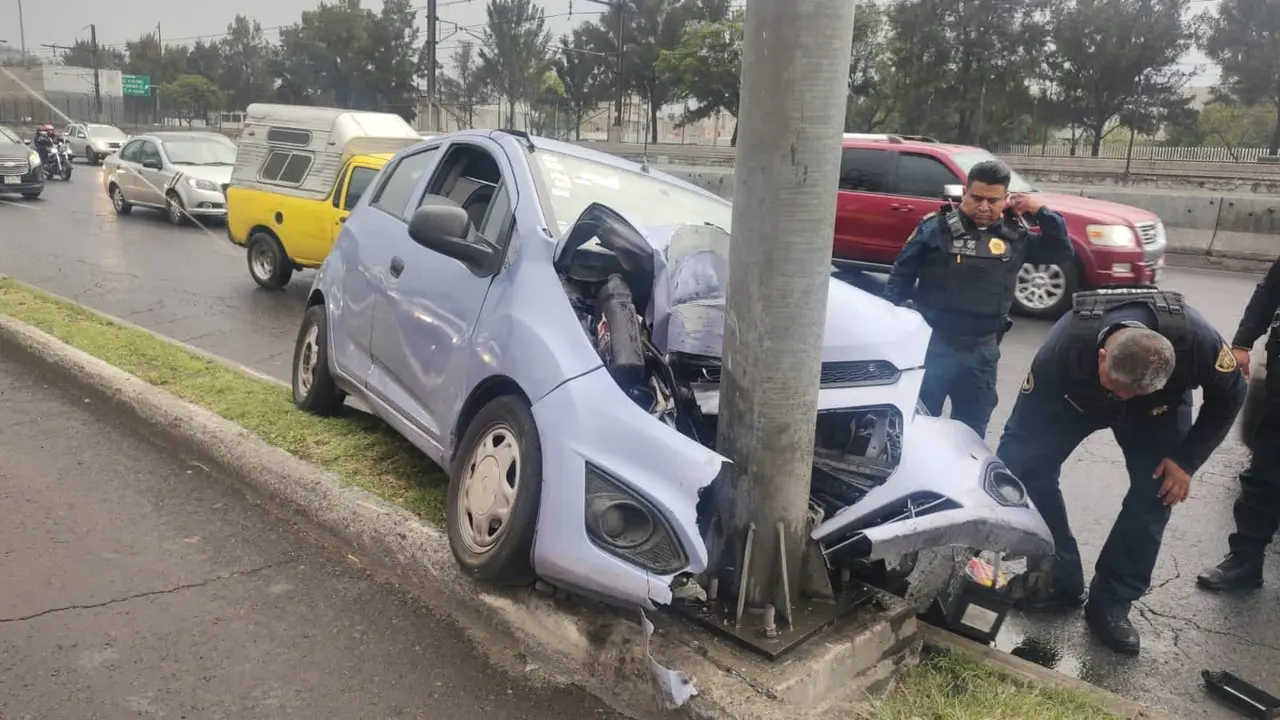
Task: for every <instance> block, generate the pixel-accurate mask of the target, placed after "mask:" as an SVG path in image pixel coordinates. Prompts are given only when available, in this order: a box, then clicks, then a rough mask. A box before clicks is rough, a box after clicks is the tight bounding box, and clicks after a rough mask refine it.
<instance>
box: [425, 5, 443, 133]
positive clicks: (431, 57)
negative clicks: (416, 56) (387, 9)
mask: <svg viewBox="0 0 1280 720" xmlns="http://www.w3.org/2000/svg"><path fill="white" fill-rule="evenodd" d="M436 1H437V0H427V47H428V48H430V49H429V50H428V51H427V108H428V111H429V112H430V114H431V132H440V95H439V89H438V88H437V86H436V73H437V71H438V70H439V60H438V59H437V58H436V46H437V45H439V40H437V39H436V32H437V30H436V25H437V24H438V23H439V22H440V15H439V11H438V9H437V7H436Z"/></svg>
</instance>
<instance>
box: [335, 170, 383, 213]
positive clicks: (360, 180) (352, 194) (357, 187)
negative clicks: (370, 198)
mask: <svg viewBox="0 0 1280 720" xmlns="http://www.w3.org/2000/svg"><path fill="white" fill-rule="evenodd" d="M377 176H378V171H377V170H374V169H373V168H367V167H358V168H356V169H354V170H352V171H351V180H350V181H349V182H348V183H347V197H346V200H345V201H344V202H343V203H342V209H343V210H350V209H351V208H353V207H355V206H356V203H358V202H360V198H361V197H363V196H364V193H365V191H366V190H368V189H369V185H370V184H371V183H373V179H374V178H375V177H377Z"/></svg>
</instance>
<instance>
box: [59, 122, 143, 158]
mask: <svg viewBox="0 0 1280 720" xmlns="http://www.w3.org/2000/svg"><path fill="white" fill-rule="evenodd" d="M62 136H63V137H64V138H66V139H67V140H68V141H69V142H70V143H71V153H72V154H73V155H75V156H76V157H82V158H84V159H85V162H87V163H89V164H90V165H98V164H100V163H101V162H102V159H103V158H105V157H107V156H108V155H112V154H114V153H116V152H117V151H119V150H120V146H121V145H123V144H124V143H125V141H127V140H128V139H129V136H128V134H126V133H125V131H123V130H121V129H120V128H118V127H116V126H115V125H106V124H103V123H72V124H70V125H68V126H67V127H66V129H65V130H64V131H63V134H62Z"/></svg>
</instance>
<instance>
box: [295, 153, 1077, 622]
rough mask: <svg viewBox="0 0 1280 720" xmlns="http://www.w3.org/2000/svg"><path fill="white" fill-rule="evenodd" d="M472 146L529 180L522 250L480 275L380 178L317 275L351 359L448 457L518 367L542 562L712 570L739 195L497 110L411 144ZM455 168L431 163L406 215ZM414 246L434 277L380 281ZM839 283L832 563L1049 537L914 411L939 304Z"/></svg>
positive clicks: (647, 599) (375, 391)
mask: <svg viewBox="0 0 1280 720" xmlns="http://www.w3.org/2000/svg"><path fill="white" fill-rule="evenodd" d="M454 143H468V144H471V145H474V146H475V147H479V148H482V149H484V150H486V151H487V152H490V153H491V154H492V155H494V158H495V161H496V163H495V164H496V166H497V167H498V168H500V170H501V173H502V183H504V184H505V186H506V187H508V188H509V197H510V202H511V209H510V213H511V216H512V221H511V227H512V228H513V229H512V230H511V232H510V237H509V240H508V242H507V245H506V248H505V254H504V256H503V262H502V265H501V268H500V269H499V270H498V271H497V272H496V274H493V275H492V276H490V277H480V276H478V275H476V274H475V273H472V272H470V271H469V270H467V269H466V268H465V267H463V266H462V265H461V264H460V263H457V262H456V261H452V260H449V259H447V258H444V259H441V258H442V256H433V255H431V252H432V251H430V250H428V249H426V248H425V247H422V246H418V245H416V244H414V243H413V242H412V241H411V240H409V239H408V236H407V231H405V230H403V227H404V222H403V220H402V219H400V218H392V219H391V220H389V219H388V218H391V216H390V215H387V214H386V213H385V212H384V211H383V210H380V209H377V208H371V207H369V203H370V200H369V199H368V197H369V196H376V193H367V194H366V197H365V198H362V200H361V201H360V203H359V204H358V205H357V206H356V208H355V209H354V210H353V211H352V214H351V216H350V218H349V220H348V222H347V223H346V225H345V227H344V229H343V230H342V231H341V235H340V236H339V239H338V241H337V243H336V244H335V247H334V251H333V252H332V253H331V254H330V255H329V257H328V259H327V260H326V262H325V264H324V267H322V268H321V270H320V272H319V273H318V274H317V277H316V280H315V282H314V286H313V288H314V290H315V291H318V293H319V294H322V295H323V297H324V300H325V305H326V308H327V314H328V320H329V323H330V328H331V331H330V332H329V334H328V345H329V348H328V349H329V358H330V366H331V369H332V370H333V374H334V375H335V377H336V378H337V379H338V381H339V383H340V384H341V386H342V387H343V388H344V389H345V390H346V391H348V392H350V393H352V394H354V395H357V396H359V397H362V398H364V399H366V400H367V401H368V402H369V404H370V406H371V407H373V408H374V410H375V412H377V413H378V414H379V415H380V416H382V417H383V418H384V419H386V420H387V421H388V422H389V423H390V424H391V425H392V426H393V427H394V428H396V430H397V431H398V432H400V433H401V434H403V435H405V436H406V437H407V438H408V439H409V440H410V441H411V442H413V443H414V444H415V445H416V446H418V447H419V448H421V449H422V450H423V451H424V452H425V453H426V454H427V455H428V456H429V457H431V458H432V459H433V460H435V461H436V462H438V463H440V464H441V465H442V466H444V467H450V466H451V465H452V463H453V462H454V461H455V460H456V457H455V455H456V453H457V446H458V444H459V442H460V441H461V438H462V436H463V435H464V434H465V433H466V418H467V413H468V408H471V406H472V403H471V400H472V398H475V397H485V392H487V391H488V389H489V388H492V387H499V386H500V387H511V386H512V385H514V387H516V388H518V392H519V394H520V395H522V396H523V398H524V399H525V401H526V402H527V404H528V406H529V407H530V410H531V413H532V415H533V419H534V423H535V425H536V427H537V433H538V436H539V441H540V443H539V444H540V448H541V455H542V465H541V470H542V473H541V476H542V483H541V495H540V502H539V507H538V511H537V526H536V535H535V536H534V541H533V550H532V564H533V568H534V570H535V571H536V573H537V574H538V576H540V577H542V578H544V579H546V580H548V581H550V582H552V583H554V584H557V585H561V586H564V587H567V588H570V589H573V590H575V591H577V592H581V593H583V594H587V595H590V596H593V597H596V598H599V599H601V600H604V601H607V602H610V603H614V604H618V605H623V606H632V607H634V606H640V607H652V606H653V605H654V604H665V603H668V602H670V600H671V589H670V586H671V584H672V581H673V580H674V579H675V578H676V577H677V576H681V575H685V574H689V573H693V574H697V573H701V572H702V571H704V570H705V569H707V563H708V556H707V555H708V553H707V547H706V545H705V544H704V542H703V539H702V529H701V528H703V527H705V525H703V524H702V521H704V520H705V518H704V517H701V516H700V512H705V509H704V508H703V506H702V504H700V501H702V500H704V498H703V497H702V496H703V495H705V493H704V491H705V490H706V489H707V488H708V487H709V486H712V485H713V483H714V482H715V480H716V479H717V478H718V477H720V476H721V475H722V473H725V472H727V471H728V468H729V463H728V460H727V459H726V458H724V457H723V456H721V455H719V454H718V453H716V452H715V451H714V450H713V449H711V446H712V445H713V444H714V441H715V423H716V420H717V413H718V404H719V362H720V354H721V352H720V350H721V347H722V342H723V322H724V301H725V289H726V287H727V282H728V277H727V276H728V248H729V237H730V236H729V233H728V227H729V224H730V222H731V212H730V207H731V206H730V205H729V203H727V202H725V201H724V200H721V199H720V198H718V197H716V196H714V195H711V194H710V193H707V192H705V191H703V190H700V189H698V188H696V187H694V186H692V185H689V184H687V183H684V182H681V181H679V180H676V179H674V178H671V177H669V176H666V175H664V174H662V173H659V172H651V171H648V170H642V169H640V168H639V167H637V166H636V165H635V164H633V163H630V162H627V161H624V160H621V159H619V158H614V157H611V156H607V155H603V154H601V153H596V152H594V151H591V150H588V149H585V148H580V147H576V146H572V145H567V144H563V143H558V142H555V141H551V140H546V139H542V138H525V137H522V136H516V135H512V134H508V133H502V132H497V131H495V132H476V131H468V132H462V133H450V134H447V135H441V136H436V137H433V138H431V139H429V140H427V141H424V142H423V143H422V144H420V145H417V146H415V147H414V148H410V149H407V150H405V151H402V152H401V154H400V156H398V157H397V159H399V158H401V157H403V156H405V155H410V154H413V153H414V152H415V151H421V150H422V149H423V148H430V147H438V148H440V149H441V152H439V153H437V155H438V156H440V157H442V158H443V157H447V154H448V152H449V150H450V148H451V147H452V146H453V144H454ZM397 159H393V160H392V162H391V163H389V164H388V170H384V171H383V176H385V174H386V173H387V172H389V171H391V169H392V168H394V167H395V166H396V163H397ZM434 172H436V170H435V168H434V166H428V167H426V168H425V169H424V170H423V172H422V178H421V179H420V180H419V181H417V185H416V186H415V189H414V191H413V195H412V196H411V197H410V199H409V201H408V202H409V203H410V207H409V208H408V209H407V210H406V211H405V212H406V214H408V213H411V211H412V209H413V208H414V207H417V205H413V204H412V203H414V202H416V201H418V199H419V198H421V197H422V196H423V193H424V192H425V188H426V187H428V186H429V182H430V178H431V177H432V175H433V173H434ZM380 177H382V176H380ZM377 182H379V181H375V184H376V183H377ZM392 220H394V222H393V221H392ZM393 255H394V256H396V258H397V259H399V258H401V257H403V258H404V259H405V261H404V265H406V266H410V265H411V267H412V269H413V270H414V271H419V268H421V270H420V272H421V273H422V275H421V277H416V278H414V279H413V280H412V281H411V283H410V284H405V283H402V284H401V285H400V286H398V287H397V288H396V289H395V290H394V291H388V290H387V288H385V287H382V288H381V289H380V288H379V284H380V283H383V284H385V283H388V282H389V281H388V279H387V277H386V272H385V267H386V258H388V257H391V256H393ZM409 274H410V272H409V270H406V271H405V276H406V277H408V276H409ZM397 277H399V276H398V275H397ZM412 283H416V285H415V284H412ZM829 283H830V289H829V295H828V305H827V317H826V319H825V324H824V344H823V349H822V355H821V359H822V363H823V368H822V381H821V387H820V390H819V398H818V406H819V417H818V428H819V437H818V438H817V440H816V442H815V447H816V450H815V452H816V456H815V465H814V472H815V481H814V488H815V490H814V494H813V497H814V499H813V503H812V504H813V507H814V508H816V509H817V513H818V515H819V516H820V522H819V523H818V524H817V526H816V527H815V529H814V531H813V537H814V538H815V539H816V540H818V541H819V543H820V544H821V546H822V549H823V550H824V552H828V553H829V554H828V563H829V566H830V567H832V568H834V567H835V566H836V564H837V563H839V562H842V560H841V558H842V557H844V556H845V554H848V553H849V552H851V551H853V552H854V555H856V556H857V557H858V559H861V560H866V559H877V558H882V557H883V558H887V557H890V556H893V555H903V554H907V553H910V552H913V551H914V550H918V549H922V548H925V547H932V546H937V545H951V544H956V545H966V546H975V547H979V548H982V549H988V550H994V551H997V552H1006V551H1013V552H1015V553H1019V554H1021V553H1024V552H1026V553H1030V552H1032V551H1035V550H1043V549H1044V544H1045V543H1046V542H1048V543H1049V547H1051V541H1049V540H1048V538H1049V533H1048V530H1047V529H1045V528H1044V525H1043V522H1042V521H1041V522H1039V523H1038V524H1037V522H1035V521H1038V520H1039V516H1038V514H1037V513H1036V512H1035V510H1034V508H1033V507H1031V505H1030V503H1029V501H1026V500H1025V497H1022V498H1021V499H1020V500H1018V502H1015V503H1012V504H1010V502H1009V501H1008V499H1007V498H1006V499H1005V500H1004V501H1003V504H1002V501H1000V500H999V498H998V497H997V495H993V494H992V493H990V492H988V491H987V490H985V489H984V488H985V485H984V482H985V481H984V477H985V475H984V473H987V471H988V468H990V467H992V466H993V462H995V461H994V459H993V457H992V455H991V453H990V451H988V450H987V449H986V446H985V445H983V443H982V441H981V440H980V439H978V438H977V436H976V435H973V433H972V431H969V430H968V429H967V428H965V427H964V426H963V425H961V424H960V423H955V422H952V421H950V420H941V419H935V418H929V417H925V416H922V415H918V414H917V411H916V407H917V399H918V395H919V389H920V382H921V379H922V377H923V363H924V356H925V350H926V348H927V346H928V342H929V337H930V330H929V327H928V325H927V324H925V322H924V320H923V318H921V317H920V315H919V314H918V313H916V312H915V311H912V310H908V309H904V308H899V307H896V306H893V305H892V304H890V303H888V302H885V301H883V300H881V299H880V298H877V297H875V296H872V295H870V294H868V293H866V292H864V291H862V290H859V289H857V288H855V287H853V286H851V285H848V284H846V283H843V282H841V281H839V280H837V279H835V278H831V279H830V280H829ZM313 296H318V295H316V294H315V293H313ZM384 303H386V304H387V305H390V306H391V307H387V305H384ZM388 313H390V315H388ZM389 317H390V318H392V319H391V320H389ZM380 332H381V333H383V344H382V346H381V347H382V353H383V354H382V356H379V351H378V348H379V342H380V341H379V333H380ZM387 338H391V339H392V341H394V342H398V343H400V346H397V347H390V348H388V347H387V345H386V339H387ZM387 358H391V361H388V360H387ZM966 432H967V433H968V436H966V435H965V433H966ZM819 475H821V481H819V479H817V478H818V476H819ZM1010 477H1011V476H1010ZM1012 483H1013V484H1014V485H1017V482H1016V480H1013V481H1012ZM1010 487H1011V486H1010ZM1017 488H1018V489H1020V488H1021V486H1020V485H1017ZM912 493H916V494H919V493H933V494H934V495H938V496H942V497H945V498H946V503H944V505H945V512H944V511H942V510H938V511H937V512H931V513H919V512H916V511H915V510H914V509H913V508H915V507H916V506H915V505H910V506H909V508H908V512H907V513H906V514H905V515H903V514H902V513H901V512H899V513H897V516H886V515H885V508H886V507H888V508H892V507H895V503H898V504H901V502H902V501H903V500H904V498H905V499H906V500H908V501H910V502H912V503H914V502H916V501H918V500H919V498H913V497H912ZM1022 495H1023V496H1025V492H1022ZM873 506H874V507H873ZM881 506H883V507H881ZM939 507H941V506H939ZM619 508H621V509H623V510H625V511H626V513H631V515H627V516H626V517H627V518H640V520H638V522H640V523H641V524H642V525H643V524H644V523H648V525H647V528H648V530H650V531H651V532H650V533H649V534H648V535H646V536H645V537H644V539H643V541H640V540H637V541H636V542H634V543H630V544H628V542H623V540H627V539H628V537H629V536H627V535H626V532H624V531H625V530H626V528H627V526H626V525H625V524H623V525H622V526H620V527H622V530H618V532H619V533H621V534H619V535H617V536H615V535H609V537H607V538H606V537H605V535H604V534H608V533H611V532H613V531H614V530H615V529H616V528H615V527H614V525H616V523H618V522H619V520H618V517H619V513H620V512H621V510H619ZM935 509H936V508H935ZM623 514H625V513H623ZM1032 518H1034V520H1033V519H1032ZM602 533H604V534H602ZM615 541H616V542H615Z"/></svg>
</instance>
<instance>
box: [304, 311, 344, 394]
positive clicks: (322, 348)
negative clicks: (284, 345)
mask: <svg viewBox="0 0 1280 720" xmlns="http://www.w3.org/2000/svg"><path fill="white" fill-rule="evenodd" d="M308 373H310V377H309V382H308ZM292 387H293V404H294V405H295V406H297V408H298V409H299V410H303V411H305V412H309V413H311V414H313V415H323V416H329V415H335V414H337V413H338V412H339V411H341V409H342V403H343V402H344V401H345V400H346V399H347V394H346V393H344V392H343V391H342V390H340V389H338V384H337V382H335V381H334V379H333V371H332V370H331V369H330V367H329V319H328V316H327V315H326V314H325V308H324V305H312V306H311V307H309V308H307V312H306V313H305V314H303V316H302V327H301V328H299V329H298V339H297V341H296V342H295V343H294V345H293V382H292Z"/></svg>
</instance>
